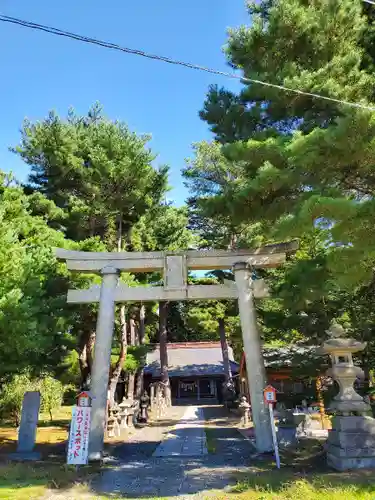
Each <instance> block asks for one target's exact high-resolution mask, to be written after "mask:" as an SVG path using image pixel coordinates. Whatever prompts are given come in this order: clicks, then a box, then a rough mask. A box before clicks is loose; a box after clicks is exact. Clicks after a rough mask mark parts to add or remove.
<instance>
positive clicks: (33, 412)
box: [10, 391, 41, 460]
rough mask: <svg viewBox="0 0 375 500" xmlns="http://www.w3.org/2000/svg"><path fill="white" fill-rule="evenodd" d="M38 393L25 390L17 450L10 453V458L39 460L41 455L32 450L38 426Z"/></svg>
mask: <svg viewBox="0 0 375 500" xmlns="http://www.w3.org/2000/svg"><path fill="white" fill-rule="evenodd" d="M39 407H40V393H39V392H38V391H33V392H25V395H24V398H23V403H22V414H21V425H20V428H19V431H18V445H17V452H16V453H12V454H11V455H10V458H11V459H12V460H39V459H40V457H41V455H40V453H38V452H35V451H33V449H34V446H35V439H36V431H37V426H38V417H39Z"/></svg>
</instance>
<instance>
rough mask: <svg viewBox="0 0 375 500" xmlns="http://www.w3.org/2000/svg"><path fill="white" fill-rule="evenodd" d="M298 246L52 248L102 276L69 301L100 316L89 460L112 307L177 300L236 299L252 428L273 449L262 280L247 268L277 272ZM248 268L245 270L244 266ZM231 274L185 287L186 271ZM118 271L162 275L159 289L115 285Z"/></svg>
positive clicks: (261, 447)
mask: <svg viewBox="0 0 375 500" xmlns="http://www.w3.org/2000/svg"><path fill="white" fill-rule="evenodd" d="M297 247H298V245H296V244H295V243H294V242H292V243H280V244H278V245H267V246H264V247H260V248H256V249H253V250H237V251H233V252H229V251H225V250H208V251H197V250H187V251H183V252H97V253H96V252H76V251H72V250H63V249H57V250H56V255H57V257H58V258H59V259H61V260H66V263H67V267H68V269H69V270H70V271H78V272H88V273H97V274H101V275H102V277H103V280H102V285H101V287H98V286H95V285H94V286H92V287H90V288H89V289H88V290H69V291H68V302H70V303H74V304H88V303H92V302H99V316H98V323H97V332H96V345H95V353H94V364H93V370H92V371H93V373H92V382H91V390H92V393H93V394H92V395H93V402H92V416H91V429H90V441H89V452H90V453H89V458H90V460H98V459H100V458H101V456H102V452H103V441H104V426H105V420H106V418H105V417H106V411H107V389H108V375H109V368H110V360H111V346H112V335H113V326H114V311H115V303H117V302H120V303H121V302H122V303H123V302H147V301H150V302H154V301H180V300H210V299H215V300H231V299H238V303H239V309H240V316H241V326H242V331H243V339H244V348H245V355H246V360H247V369H248V379H249V386H250V394H251V404H252V407H253V418H254V423H255V435H256V446H257V449H258V451H260V452H263V451H269V450H271V449H272V444H271V441H270V435H271V434H270V428H269V420H268V416H267V413H266V412H265V407H264V403H263V394H262V391H263V389H264V387H265V370H264V362H263V357H262V354H261V349H260V340H259V335H258V331H257V325H256V317H255V309H254V301H253V299H254V298H262V297H265V296H267V294H266V293H265V292H264V290H262V289H261V287H259V286H257V285H259V282H260V281H261V280H257V281H254V282H251V280H250V273H249V269H250V268H263V267H277V266H279V265H280V264H282V263H283V262H284V261H285V258H286V255H287V254H288V253H291V252H294V251H295V250H296V249H297ZM248 266H250V267H248ZM230 268H233V269H234V274H235V281H236V283H233V282H231V281H229V282H226V283H224V284H223V285H188V283H187V275H188V269H191V270H209V269H230ZM120 271H126V272H130V273H142V272H143V273H145V272H159V273H163V281H164V284H163V286H152V287H128V286H126V285H125V284H124V283H118V274H119V272H120Z"/></svg>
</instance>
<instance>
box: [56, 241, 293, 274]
mask: <svg viewBox="0 0 375 500" xmlns="http://www.w3.org/2000/svg"><path fill="white" fill-rule="evenodd" d="M297 248H298V243H297V242H295V241H292V242H290V243H279V244H275V245H266V246H263V247H259V248H255V249H252V250H235V251H226V250H207V251H203V250H186V251H180V252H168V251H164V252H80V251H74V250H65V249H62V248H58V249H56V257H57V258H58V259H60V260H66V263H67V267H68V269H69V270H71V271H80V272H88V273H95V272H97V273H99V272H100V271H101V270H102V269H103V268H105V267H114V268H116V269H118V270H119V271H128V272H137V273H142V272H152V271H160V270H162V269H165V262H166V259H167V257H168V260H169V261H170V262H171V263H172V262H173V260H174V259H170V257H177V258H178V260H181V259H182V260H183V261H184V267H185V268H186V270H187V269H191V270H210V269H230V268H231V267H232V266H234V264H236V263H237V262H246V263H247V264H249V265H250V266H252V267H277V266H279V265H280V264H282V263H283V262H284V261H285V258H286V255H287V254H289V253H292V252H295V251H296V250H297ZM176 260H177V259H176Z"/></svg>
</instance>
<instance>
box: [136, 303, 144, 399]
mask: <svg viewBox="0 0 375 500" xmlns="http://www.w3.org/2000/svg"><path fill="white" fill-rule="evenodd" d="M138 342H139V345H143V344H144V342H145V306H144V305H143V304H141V307H140V309H139V328H138ZM143 389H144V366H143V365H142V366H141V368H140V369H139V370H138V376H137V387H136V389H135V394H136V398H137V399H139V398H140V397H141V396H142V394H143Z"/></svg>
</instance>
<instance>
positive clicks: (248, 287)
mask: <svg viewBox="0 0 375 500" xmlns="http://www.w3.org/2000/svg"><path fill="white" fill-rule="evenodd" d="M233 272H234V279H235V281H236V285H237V290H238V308H239V310H240V320H241V330H242V339H243V344H244V351H245V357H246V372H247V380H248V385H249V390H250V399H251V409H252V415H253V421H254V426H255V431H256V432H255V440H256V448H257V450H258V451H259V452H267V451H272V449H273V443H272V433H271V425H270V418H269V411H268V410H267V408H266V404H265V402H264V397H263V389H264V388H265V387H266V385H267V380H266V370H265V367H264V359H263V354H262V349H261V344H260V337H259V332H258V325H257V320H256V312H255V304H254V294H253V287H252V279H251V268H250V267H249V266H248V264H247V263H246V262H238V263H236V264H235V265H234V266H233Z"/></svg>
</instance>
